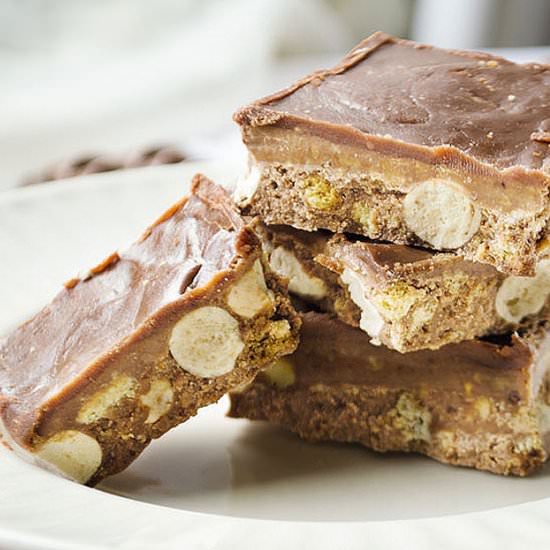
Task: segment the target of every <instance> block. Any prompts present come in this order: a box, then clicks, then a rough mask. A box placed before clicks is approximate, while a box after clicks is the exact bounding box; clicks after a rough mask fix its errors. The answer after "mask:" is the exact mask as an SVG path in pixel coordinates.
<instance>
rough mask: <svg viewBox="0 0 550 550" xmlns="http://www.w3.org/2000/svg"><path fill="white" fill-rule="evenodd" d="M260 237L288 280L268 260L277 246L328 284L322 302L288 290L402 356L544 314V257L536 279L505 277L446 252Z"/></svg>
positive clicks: (548, 287) (320, 237) (296, 236)
mask: <svg viewBox="0 0 550 550" xmlns="http://www.w3.org/2000/svg"><path fill="white" fill-rule="evenodd" d="M263 234H264V235H265V239H267V241H268V242H269V243H270V244H269V245H268V247H267V249H268V255H269V257H270V262H271V266H272V268H273V269H274V270H275V271H277V272H280V273H281V274H282V275H287V274H286V273H285V272H284V270H282V269H279V265H278V262H274V261H273V255H274V253H275V252H276V251H277V250H280V249H283V250H285V255H287V256H288V257H291V258H294V261H295V262H298V263H299V264H300V266H301V270H302V272H303V273H307V274H309V276H310V277H315V279H316V280H319V281H321V282H324V285H325V287H326V293H325V295H324V297H323V299H321V300H319V299H315V298H314V297H311V296H309V297H308V296H307V295H305V294H304V293H300V292H297V291H296V289H295V288H293V286H292V284H291V285H289V289H290V291H291V293H294V294H297V295H298V296H299V297H300V298H302V299H303V300H305V301H307V302H308V303H310V304H315V305H316V306H317V308H318V309H320V310H322V311H325V312H330V313H336V314H337V315H338V317H340V319H341V320H343V321H345V322H346V323H348V324H350V325H352V326H359V327H360V328H361V329H363V330H364V331H365V332H366V333H367V334H369V335H370V336H371V337H372V339H373V343H382V344H384V345H385V346H387V347H389V348H391V349H395V350H398V351H401V352H408V351H414V350H417V349H438V348H440V347H441V346H444V345H446V344H449V343H452V342H461V341H462V340H469V339H472V338H476V337H479V336H484V335H486V334H495V333H502V332H506V331H509V330H513V329H517V328H519V327H520V326H521V324H524V323H526V322H530V321H531V320H532V319H533V318H534V317H543V316H546V315H547V314H548V311H549V309H550V308H549V307H548V304H549V303H550V300H549V295H550V261H549V260H541V261H540V262H539V265H538V268H537V275H536V277H518V276H515V275H510V276H508V277H507V276H506V275H504V274H502V273H500V272H499V271H497V270H496V269H495V268H493V267H491V266H489V265H487V264H479V263H475V262H470V261H468V260H464V259H462V258H460V257H459V256H456V255H454V254H451V253H442V252H439V253H434V252H431V251H429V250H419V249H415V248H412V247H408V246H405V245H398V244H382V243H372V242H365V241H361V240H357V239H355V240H352V239H350V238H349V237H345V236H343V235H336V236H333V237H331V236H330V235H329V234H325V233H322V232H313V233H309V232H306V231H300V230H298V229H293V228H289V227H285V226H270V227H268V228H267V229H265V230H264V233H263ZM270 251H271V252H270ZM288 263H289V262H287V264H288ZM297 271H298V270H297V269H296V268H295V269H294V272H297ZM287 276H288V275H287ZM291 281H292V279H291Z"/></svg>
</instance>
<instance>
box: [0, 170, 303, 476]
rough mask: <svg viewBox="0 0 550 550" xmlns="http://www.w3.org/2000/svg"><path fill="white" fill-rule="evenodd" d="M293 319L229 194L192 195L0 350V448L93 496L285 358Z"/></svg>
mask: <svg viewBox="0 0 550 550" xmlns="http://www.w3.org/2000/svg"><path fill="white" fill-rule="evenodd" d="M299 324H300V320H299V318H298V317H297V315H296V314H295V312H294V310H293V308H292V306H291V305H290V302H289V300H288V297H287V296H286V291H285V290H284V287H283V286H281V285H280V284H279V281H278V277H277V276H275V275H274V274H273V273H271V272H270V271H269V268H268V267H267V265H266V264H265V263H264V259H263V255H262V250H261V245H260V242H259V240H258V238H257V237H256V235H255V233H254V231H253V230H252V228H251V227H250V226H249V225H247V224H246V223H245V222H244V221H243V219H242V218H241V217H240V216H239V214H238V212H237V210H236V207H235V206H234V204H233V202H232V201H231V198H230V196H229V194H228V193H227V192H226V191H225V190H224V189H222V188H221V187H219V186H217V185H216V184H214V183H213V182H211V181H209V180H208V179H206V178H205V177H203V176H200V175H199V176H195V178H194V181H193V186H192V192H191V195H190V196H189V197H187V198H185V199H183V200H182V201H181V202H179V203H177V204H176V205H174V206H173V207H172V208H171V209H170V210H168V211H167V212H166V213H165V214H164V215H163V216H162V217H161V218H160V219H159V220H158V221H157V222H156V223H155V224H154V225H152V226H151V227H150V228H149V229H148V230H147V231H146V232H145V233H144V235H143V236H142V237H141V239H140V240H139V241H137V242H136V243H135V244H133V245H132V246H131V247H130V248H129V249H128V250H126V251H125V252H122V253H120V254H119V253H115V254H113V255H112V256H110V257H109V258H107V260H105V261H104V262H103V263H102V264H101V265H99V266H97V267H96V268H94V269H92V270H91V271H90V272H89V273H87V274H86V275H85V276H84V277H81V278H78V279H73V280H71V281H69V282H68V283H67V284H66V285H65V288H64V289H63V290H62V291H61V292H60V293H59V294H58V295H57V296H56V297H55V299H54V300H53V301H52V302H51V303H50V304H49V305H48V306H46V307H45V308H44V309H43V310H42V311H40V312H39V313H38V314H37V315H36V316H35V317H34V318H32V319H31V320H30V321H28V322H26V323H25V324H23V325H22V326H20V327H19V328H17V329H16V330H15V331H14V332H12V333H11V334H9V335H8V336H6V337H5V338H4V339H3V340H1V341H0V427H2V428H3V438H4V442H5V443H6V444H7V445H8V446H11V447H12V448H13V450H15V451H16V452H19V453H21V454H22V455H23V456H24V457H25V458H29V459H32V460H34V461H35V462H37V463H39V464H40V465H43V466H46V467H49V468H51V469H54V470H56V471H57V472H59V473H62V474H64V475H65V476H67V477H69V478H72V479H74V480H76V481H79V482H81V483H87V484H89V485H94V484H96V483H97V482H98V481H100V480H101V479H103V478H104V477H105V476H108V475H111V474H114V473H117V472H119V471H121V470H123V469H124V468H126V467H127V466H128V465H129V464H130V463H131V462H132V461H133V460H134V459H135V458H136V457H137V456H138V455H139V454H140V453H141V452H142V451H143V449H144V448H145V447H146V446H147V445H148V444H149V442H150V441H151V439H154V438H157V437H159V436H161V435H162V434H164V433H165V432H166V431H167V430H169V429H170V428H172V427H174V426H176V425H177V424H179V423H181V422H183V421H185V420H187V419H188V418H189V417H191V416H193V415H194V414H196V412H197V409H198V408H200V407H203V406H205V405H208V404H210V403H213V402H215V401H217V400H218V399H219V398H220V397H221V396H222V395H223V394H224V393H226V392H227V391H228V390H229V389H231V388H234V387H235V386H238V385H240V384H242V383H244V382H246V381H250V380H251V379H252V378H253V377H254V376H255V375H256V374H257V372H258V370H259V369H260V368H261V367H262V366H265V365H266V364H267V363H270V362H272V361H273V360H274V359H275V358H277V357H278V356H280V355H282V354H285V353H289V352H291V351H293V349H294V348H295V347H296V344H297V333H298V329H299Z"/></svg>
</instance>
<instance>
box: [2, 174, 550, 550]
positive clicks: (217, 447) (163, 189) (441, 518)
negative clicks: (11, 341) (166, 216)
mask: <svg viewBox="0 0 550 550" xmlns="http://www.w3.org/2000/svg"><path fill="white" fill-rule="evenodd" d="M196 171H203V172H204V173H206V174H207V175H210V176H212V177H214V178H216V179H218V180H219V181H220V182H224V181H225V182H227V181H228V180H230V179H232V178H233V177H234V173H235V168H234V167H231V166H226V165H219V164H218V165H213V164H210V165H196V164H182V165H177V166H170V167H158V168H144V169H140V170H134V171H128V172H125V173H122V174H119V173H111V174H105V175H97V176H88V177H85V178H76V179H74V180H68V181H65V182H61V183H55V184H48V185H43V186H37V187H34V188H27V189H21V190H14V191H9V192H4V193H3V194H0V266H1V267H0V333H1V332H5V331H6V330H8V329H9V328H10V327H12V326H14V325H15V324H17V323H18V322H20V321H21V320H23V319H24V318H25V317H27V316H28V315H30V314H32V313H33V312H34V311H36V310H37V309H38V308H39V307H40V306H41V305H42V304H44V303H45V302H46V301H47V300H48V299H49V298H51V297H52V296H53V294H54V293H55V292H56V290H57V289H58V288H59V285H60V284H61V282H63V281H65V280H66V279H68V278H70V277H71V276H73V275H75V274H76V273H77V272H79V271H80V270H81V269H83V268H85V267H88V266H91V265H95V264H96V263H97V262H98V260H100V259H102V258H103V257H104V256H106V255H107V254H109V253H110V252H112V251H113V250H114V249H116V248H120V245H123V244H124V243H127V242H129V241H130V240H132V239H133V238H134V237H137V236H138V235H139V234H140V233H141V230H142V229H143V228H144V226H145V225H147V224H148V223H149V222H151V221H153V220H154V219H155V218H156V217H157V216H158V214H160V213H161V212H162V210H163V209H164V208H165V207H167V206H169V205H170V204H171V203H172V202H174V201H175V200H176V199H177V198H179V197H180V196H181V195H183V194H185V193H186V190H187V187H188V183H189V181H190V178H191V176H192V175H193V174H194V173H195V172H196ZM226 409H227V402H226V400H222V401H221V402H220V403H218V404H217V405H214V406H212V407H208V408H206V409H203V410H202V411H201V412H200V414H199V415H198V417H197V418H194V419H192V420H190V421H189V422H187V423H185V424H184V425H182V426H180V427H179V428H177V429H175V430H173V431H172V432H170V433H169V434H167V435H166V436H165V437H164V438H162V439H161V440H159V441H157V442H154V443H153V444H152V445H151V446H150V447H149V448H148V449H147V450H146V452H144V453H143V455H142V456H141V457H140V458H139V459H138V460H137V461H136V462H135V463H134V464H133V465H132V466H131V467H130V468H129V469H128V470H127V471H125V472H124V473H122V474H119V475H117V476H114V477H112V478H111V479H108V480H106V481H105V482H103V483H102V484H101V485H100V486H99V487H98V488H96V489H89V488H86V487H81V486H79V485H77V484H75V483H71V482H69V481H66V480H64V479H61V478H58V477H56V476H54V475H52V474H50V473H48V472H45V471H42V470H39V469H38V468H36V467H34V466H31V465H29V464H26V463H24V462H22V461H20V460H19V459H17V458H16V457H15V456H13V455H12V454H11V453H9V452H8V451H6V450H4V449H3V448H1V446H0V548H1V549H4V548H7V549H10V550H11V549H23V548H24V549H27V548H28V549H31V548H32V549H40V550H45V549H49V548H56V549H57V548H70V549H79V548H83V549H84V548H85V549H92V548H94V549H95V548H132V549H134V548H143V549H159V550H165V549H172V548H237V547H238V548H240V549H247V548H250V549H254V550H267V549H271V548H281V547H284V548H295V547H296V548H320V549H325V548H327V549H329V548H330V549H333V548H335V547H342V548H391V547H404V548H407V549H408V550H412V549H416V548H418V549H422V550H427V549H431V548H443V547H444V548H449V549H454V548H456V549H460V550H463V549H465V548H468V549H476V548H480V549H483V550H487V549H488V548H492V547H494V546H496V545H497V544H498V547H499V548H500V549H505V548H523V547H529V548H542V547H547V546H548V541H549V540H550V498H548V497H550V469H546V470H544V471H543V472H541V473H540V474H538V475H536V476H534V477H532V478H528V479H515V478H502V477H498V476H495V475H491V474H487V473H481V472H475V471H471V470H466V469H460V468H452V467H449V466H444V465H441V464H437V463H436V462H433V461H430V460H428V459H425V458H421V457H414V456H401V455H387V456H381V455H376V454H374V453H370V452H368V451H365V450H364V449H362V448H360V447H354V446H342V445H330V444H326V445H325V444H323V445H308V444H306V443H302V442H301V441H299V440H298V439H297V438H295V437H293V436H292V435H290V434H287V433H285V432H283V431H281V430H279V429H276V428H273V427H270V426H268V425H265V424H252V423H248V422H247V421H241V420H230V419H227V418H225V417H224V413H225V410H226Z"/></svg>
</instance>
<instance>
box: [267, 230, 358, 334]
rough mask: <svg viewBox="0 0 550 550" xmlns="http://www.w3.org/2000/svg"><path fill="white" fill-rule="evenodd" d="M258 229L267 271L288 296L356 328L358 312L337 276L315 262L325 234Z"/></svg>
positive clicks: (324, 248)
mask: <svg viewBox="0 0 550 550" xmlns="http://www.w3.org/2000/svg"><path fill="white" fill-rule="evenodd" d="M258 229H259V230H258V234H259V235H260V237H261V239H262V241H263V243H264V248H265V250H266V252H267V257H268V260H269V265H270V267H271V269H272V270H273V271H275V273H277V274H278V275H281V276H282V277H285V278H286V279H287V281H288V289H289V291H290V292H291V294H293V295H294V296H296V297H298V298H300V299H301V300H303V301H304V302H306V303H309V304H316V305H317V306H318V307H319V308H320V309H322V310H323V311H329V312H332V313H337V314H338V316H339V317H340V318H341V319H343V320H344V321H346V322H347V323H350V324H352V325H354V326H358V325H359V321H360V317H361V312H360V310H359V308H358V307H357V305H355V303H354V302H353V300H352V299H351V297H350V294H349V292H348V289H347V287H346V285H345V284H342V282H341V280H340V276H339V274H338V273H333V272H332V271H330V270H329V269H327V268H326V267H324V266H323V265H321V264H320V263H318V262H316V261H315V257H316V256H317V255H321V254H323V253H324V252H326V249H327V242H328V241H329V239H330V234H329V233H326V232H321V231H318V232H317V231H316V232H307V231H300V230H298V229H294V228H293V227H289V226H284V225H273V226H265V225H262V226H260V227H259V228H258Z"/></svg>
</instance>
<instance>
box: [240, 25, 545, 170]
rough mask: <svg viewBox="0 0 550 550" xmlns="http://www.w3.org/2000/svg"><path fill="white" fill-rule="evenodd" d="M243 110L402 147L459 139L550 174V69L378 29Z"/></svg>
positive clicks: (247, 117) (252, 117) (494, 159)
mask: <svg viewBox="0 0 550 550" xmlns="http://www.w3.org/2000/svg"><path fill="white" fill-rule="evenodd" d="M236 118H237V121H238V122H239V123H243V122H246V121H248V122H249V123H251V124H253V125H266V124H276V123H277V124H282V125H285V122H284V121H285V120H288V123H289V124H290V125H294V124H295V123H296V122H297V121H298V120H304V121H310V122H315V121H321V122H325V123H329V126H327V127H326V131H327V132H329V130H330V126H332V127H334V126H339V127H346V128H348V129H349V130H350V132H349V133H350V138H351V133H352V129H355V130H358V131H360V132H361V133H363V134H366V135H373V136H379V137H383V138H389V139H392V140H395V141H396V143H395V146H393V148H394V149H395V151H398V150H399V149H400V148H401V145H400V143H399V142H405V143H407V144H411V145H418V146H422V147H430V148H434V147H439V146H451V147H452V148H456V149H458V150H460V151H461V152H462V153H464V154H466V155H468V156H469V157H472V158H473V159H475V160H477V161H479V162H481V163H485V164H488V165H492V166H494V167H496V168H499V169H503V168H509V167H513V166H521V167H524V168H526V169H537V170H539V169H542V171H543V172H546V173H547V172H548V168H547V165H546V163H545V161H546V159H547V158H548V157H549V155H550V150H549V148H548V144H547V141H548V134H549V131H550V67H549V66H547V65H540V64H527V65H518V64H515V63H512V62H510V61H507V60H506V59H503V58H500V57H495V56H492V55H489V54H484V53H474V52H464V51H452V50H442V49H438V48H434V47H431V46H426V45H422V44H416V43H414V42H410V41H407V40H400V39H397V38H394V37H392V36H388V35H386V34H384V33H376V34H374V35H372V36H371V37H369V38H367V39H366V40H364V41H363V42H361V43H360V44H359V45H358V46H357V47H356V48H354V49H353V50H352V51H351V52H350V53H349V54H348V55H347V56H346V57H345V58H344V59H343V61H342V62H341V63H340V64H338V65H337V66H336V67H334V68H333V69H330V70H325V71H317V72H315V73H313V74H312V75H310V76H308V77H306V78H304V79H303V80H301V81H300V82H298V83H297V84H295V85H294V86H291V87H290V88H288V89H286V90H283V91H282V92H279V93H277V94H274V95H272V96H269V97H267V98H264V99H262V100H259V101H258V102H256V103H255V104H254V105H253V106H251V107H249V108H245V109H243V110H242V111H240V112H239V113H237V115H236ZM387 148H389V149H391V148H392V146H391V143H388V144H387ZM410 153H414V151H413V150H412V149H411V151H410ZM441 153H442V154H441V155H440V156H441V157H442V158H441V159H440V160H442V161H444V160H445V159H444V158H443V157H444V156H445V155H444V154H443V152H441ZM449 155H451V156H452V150H450V151H449ZM413 156H414V155H413ZM450 158H451V157H450ZM450 158H449V160H450ZM456 162H458V163H460V158H459V157H457V158H456Z"/></svg>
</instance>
